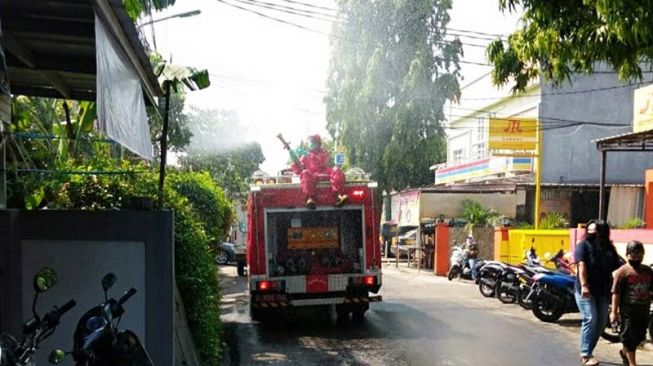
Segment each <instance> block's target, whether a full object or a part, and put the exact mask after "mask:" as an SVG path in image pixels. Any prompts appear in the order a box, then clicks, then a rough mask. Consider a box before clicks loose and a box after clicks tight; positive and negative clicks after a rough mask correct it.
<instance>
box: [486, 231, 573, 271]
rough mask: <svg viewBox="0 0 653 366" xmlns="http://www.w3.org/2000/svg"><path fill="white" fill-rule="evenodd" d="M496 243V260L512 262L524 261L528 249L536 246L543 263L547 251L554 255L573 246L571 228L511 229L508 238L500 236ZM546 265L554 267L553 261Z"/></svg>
mask: <svg viewBox="0 0 653 366" xmlns="http://www.w3.org/2000/svg"><path fill="white" fill-rule="evenodd" d="M494 245H495V260H499V261H502V262H506V263H510V264H518V263H521V262H523V261H524V259H525V253H526V251H527V250H529V249H530V248H531V247H533V248H535V250H536V252H537V255H538V256H539V257H540V260H541V261H542V263H544V262H545V254H546V253H549V255H550V256H554V255H555V254H556V253H557V252H558V251H559V250H560V249H562V250H564V251H565V252H567V251H569V250H570V248H571V246H570V243H569V230H510V231H508V238H507V240H503V239H502V238H501V236H498V237H497V238H496V242H495V243H494ZM496 249H498V250H496ZM546 265H547V266H548V267H551V268H553V267H554V266H553V264H552V263H548V264H546Z"/></svg>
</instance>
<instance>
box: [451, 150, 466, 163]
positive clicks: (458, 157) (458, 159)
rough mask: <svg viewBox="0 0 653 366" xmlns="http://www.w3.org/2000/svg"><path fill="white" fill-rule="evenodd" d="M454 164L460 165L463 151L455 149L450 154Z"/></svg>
mask: <svg viewBox="0 0 653 366" xmlns="http://www.w3.org/2000/svg"><path fill="white" fill-rule="evenodd" d="M451 160H453V163H454V164H457V163H460V162H461V161H462V160H463V149H456V150H454V151H453V153H452V159H451Z"/></svg>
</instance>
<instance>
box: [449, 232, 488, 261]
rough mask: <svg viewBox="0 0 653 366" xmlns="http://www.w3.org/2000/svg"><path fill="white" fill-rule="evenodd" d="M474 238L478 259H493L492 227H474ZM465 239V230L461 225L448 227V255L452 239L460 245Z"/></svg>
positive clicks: (451, 246)
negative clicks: (477, 249)
mask: <svg viewBox="0 0 653 366" xmlns="http://www.w3.org/2000/svg"><path fill="white" fill-rule="evenodd" d="M472 235H473V236H474V240H476V243H477V244H478V248H479V255H478V258H479V259H493V258H494V228H492V227H476V228H474V230H473V234H472ZM465 239H467V231H466V230H465V229H464V228H462V227H450V228H449V255H450V256H451V251H452V248H453V241H454V240H456V242H457V243H458V244H459V245H460V244H463V243H465Z"/></svg>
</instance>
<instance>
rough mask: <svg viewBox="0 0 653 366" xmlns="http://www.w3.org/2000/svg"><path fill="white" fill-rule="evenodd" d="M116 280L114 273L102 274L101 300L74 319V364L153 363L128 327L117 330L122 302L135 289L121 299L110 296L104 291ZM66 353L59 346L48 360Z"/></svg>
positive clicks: (57, 359)
mask: <svg viewBox="0 0 653 366" xmlns="http://www.w3.org/2000/svg"><path fill="white" fill-rule="evenodd" d="M115 283H116V275H115V274H113V273H108V274H106V275H105V276H104V278H102V289H103V290H104V302H102V303H101V304H100V305H98V306H96V307H94V308H92V309H90V310H89V311H87V312H86V313H85V314H84V315H83V316H82V317H81V319H80V320H79V322H78V323H77V327H76V328H75V333H74V335H73V340H74V344H73V352H72V354H73V359H74V360H75V365H76V366H109V365H113V366H152V365H153V364H152V360H151V359H150V357H149V355H148V354H147V352H146V351H145V348H144V347H143V345H142V343H141V342H140V340H139V339H138V337H137V336H136V334H134V332H132V331H130V330H118V324H119V323H120V319H121V317H122V314H124V313H125V309H124V308H123V304H124V303H125V302H127V300H129V298H131V297H132V296H133V295H134V294H135V293H136V291H137V290H136V289H135V288H134V287H132V288H131V289H129V291H127V292H125V294H123V295H122V297H121V298H120V299H118V300H117V301H116V300H115V299H113V298H112V299H109V298H108V295H107V292H108V290H109V289H110V288H111V287H112V286H113V285H114V284H115ZM64 356H65V353H64V352H62V351H61V350H54V351H53V352H52V353H51V354H50V362H51V363H53V364H58V363H60V362H61V361H62V360H63V358H64Z"/></svg>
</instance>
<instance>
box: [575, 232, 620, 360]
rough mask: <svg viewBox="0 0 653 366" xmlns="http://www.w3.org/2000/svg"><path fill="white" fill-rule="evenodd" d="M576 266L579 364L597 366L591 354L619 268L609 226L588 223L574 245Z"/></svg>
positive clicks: (606, 316)
mask: <svg viewBox="0 0 653 366" xmlns="http://www.w3.org/2000/svg"><path fill="white" fill-rule="evenodd" d="M574 257H575V259H576V263H577V264H578V276H577V278H576V286H575V287H576V288H575V296H576V304H578V309H579V310H580V313H581V315H582V318H583V322H582V327H581V333H580V356H581V363H582V364H583V365H587V366H594V365H598V364H599V362H598V360H596V358H594V356H593V355H592V353H593V352H594V348H595V347H596V343H597V342H598V340H599V336H600V334H601V330H602V329H603V328H604V327H605V324H606V322H607V320H608V305H609V299H610V287H611V286H610V284H611V283H612V272H613V271H614V270H616V269H617V268H619V267H620V266H621V262H620V257H619V255H618V254H617V250H616V249H615V247H614V245H613V244H612V241H611V240H610V226H609V225H608V223H607V222H605V221H603V220H596V221H590V222H588V223H587V233H586V235H585V240H583V241H581V242H580V243H578V245H576V251H575V253H574Z"/></svg>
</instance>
